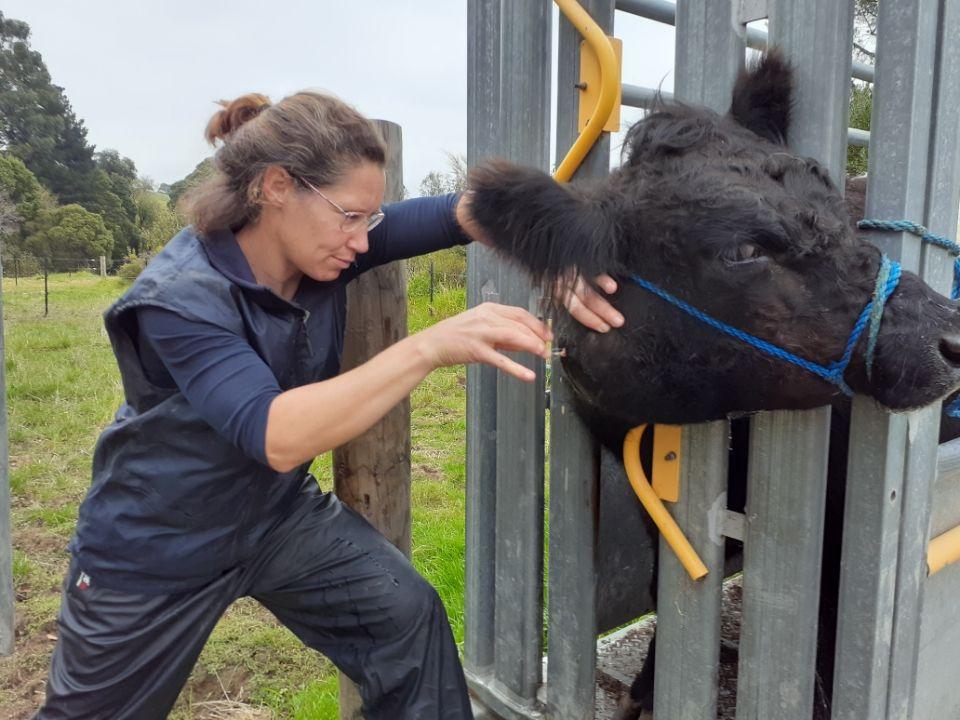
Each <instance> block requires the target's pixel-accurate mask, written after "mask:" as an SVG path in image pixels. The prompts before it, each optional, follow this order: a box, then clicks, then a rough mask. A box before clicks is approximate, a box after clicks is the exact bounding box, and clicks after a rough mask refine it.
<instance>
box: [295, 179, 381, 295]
mask: <svg viewBox="0 0 960 720" xmlns="http://www.w3.org/2000/svg"><path fill="white" fill-rule="evenodd" d="M384 184H385V180H384V174H383V168H382V167H381V166H380V165H377V164H376V163H373V162H367V161H365V162H362V163H360V164H359V165H355V166H353V167H352V168H351V169H350V170H348V171H347V172H346V173H344V174H343V176H342V177H341V178H340V180H338V181H337V182H336V183H334V184H331V185H324V186H322V187H316V189H315V190H314V189H311V188H310V187H304V186H303V185H301V184H299V183H295V184H294V188H293V192H292V193H291V195H292V198H291V202H290V203H289V204H288V205H287V206H286V207H285V208H284V212H283V223H282V230H281V233H280V237H281V244H282V246H283V250H284V254H285V255H286V258H287V261H288V262H289V263H290V264H292V265H293V266H294V267H296V268H297V269H298V270H299V271H300V272H302V273H303V274H304V275H306V276H308V277H311V278H313V279H314V280H319V281H328V280H335V279H336V278H337V277H338V276H339V275H340V273H341V272H343V271H344V270H345V269H346V268H348V267H350V266H351V265H352V264H353V262H354V261H355V260H356V258H357V256H358V255H361V254H363V253H365V252H367V249H368V247H369V245H368V243H367V221H366V219H367V218H369V217H370V216H371V215H373V214H374V213H377V212H379V210H380V205H381V204H382V203H383V193H384ZM321 193H322V194H321ZM336 206H339V208H340V209H338V208H337V207H336ZM341 210H344V211H346V212H347V213H350V214H354V213H361V214H362V215H363V218H360V219H357V218H354V219H353V220H352V221H350V222H348V221H347V217H345V216H344V214H343V213H342V212H341ZM351 226H353V227H351Z"/></svg>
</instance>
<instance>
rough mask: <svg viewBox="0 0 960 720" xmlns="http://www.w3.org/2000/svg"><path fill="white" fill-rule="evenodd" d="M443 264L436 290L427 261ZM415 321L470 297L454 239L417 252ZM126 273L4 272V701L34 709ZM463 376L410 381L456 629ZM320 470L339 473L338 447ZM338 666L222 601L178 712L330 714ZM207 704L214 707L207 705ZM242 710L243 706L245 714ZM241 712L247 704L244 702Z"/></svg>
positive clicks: (417, 509) (421, 499)
mask: <svg viewBox="0 0 960 720" xmlns="http://www.w3.org/2000/svg"><path fill="white" fill-rule="evenodd" d="M431 260H433V262H434V267H435V273H434V278H435V287H434V298H433V302H432V303H431V302H430V299H429V289H430V280H429V263H430V261H431ZM408 270H409V273H408V274H409V291H408V292H409V327H410V331H411V332H416V331H417V330H420V329H422V328H424V327H427V326H428V325H430V324H432V323H434V322H436V321H438V320H440V319H442V318H445V317H448V316H450V315H453V314H455V313H457V312H459V311H461V310H462V309H463V308H464V307H465V305H466V299H465V289H464V253H463V251H462V249H453V250H448V251H443V252H441V253H435V254H434V256H432V257H430V258H419V259H417V260H415V261H411V263H410V266H409V268H408ZM125 287H126V285H125V284H124V282H123V281H121V280H118V279H115V278H109V279H106V280H102V279H100V278H98V277H96V276H93V275H87V274H70V275H67V274H63V275H53V276H51V277H50V312H49V315H48V316H47V317H44V303H43V282H42V280H40V279H36V278H26V279H25V278H21V279H20V281H19V283H18V284H16V285H14V284H13V283H12V282H11V281H9V280H5V281H4V286H3V292H4V296H3V300H4V323H5V333H6V366H5V367H6V371H7V393H8V394H7V399H8V411H9V427H10V455H11V478H10V480H11V493H12V502H11V504H12V516H13V539H14V579H15V586H16V593H17V599H18V602H17V608H16V610H17V621H18V639H17V652H16V653H15V654H14V656H13V657H11V658H5V659H0V707H3V708H5V709H6V708H11V710H10V712H11V714H10V715H9V717H11V718H19V717H29V715H30V714H31V712H32V711H33V710H35V709H36V707H37V705H38V704H39V701H40V698H41V695H40V694H38V693H37V692H35V690H36V688H37V687H38V686H39V682H40V681H42V680H43V679H44V678H45V676H46V670H47V664H48V662H49V654H50V651H51V650H52V649H53V642H52V641H51V640H50V639H49V636H50V635H51V633H54V632H55V631H56V627H55V618H56V613H57V609H58V607H59V589H60V584H61V582H62V579H63V573H64V572H65V570H66V565H67V560H68V558H67V554H66V551H65V546H66V542H67V541H68V540H69V538H70V535H71V533H72V532H73V526H74V523H75V522H76V516H77V506H78V504H79V502H80V501H81V500H82V499H83V496H84V494H85V492H86V490H87V487H88V486H89V483H90V462H91V453H92V449H93V446H94V443H95V441H96V439H97V436H98V435H99V433H100V430H101V429H102V428H103V427H104V426H105V425H106V424H107V423H108V422H109V421H110V420H111V418H112V416H113V413H114V412H115V410H116V408H117V406H118V405H119V403H120V402H121V400H122V395H123V393H122V387H121V385H120V379H119V375H118V373H117V369H116V363H115V360H114V358H113V353H112V351H111V349H110V342H109V339H108V338H107V336H106V333H105V332H104V331H103V329H102V328H103V324H102V318H101V315H102V313H103V311H104V310H105V309H106V308H107V307H108V306H109V304H110V303H111V302H112V301H113V300H114V299H115V298H117V297H118V296H119V295H120V294H121V293H122V292H123V290H124V288H125ZM465 385H466V373H465V370H464V369H463V368H462V367H461V368H446V369H442V370H439V371H437V372H434V373H433V374H431V375H430V376H429V378H428V379H427V380H426V381H425V382H424V383H423V384H422V385H421V386H420V387H419V388H417V390H416V391H415V392H414V393H413V395H412V398H411V405H412V413H413V418H412V433H413V437H412V458H411V460H412V466H413V485H412V494H413V528H412V532H413V561H414V564H415V566H416V567H417V569H418V570H419V571H420V572H421V573H423V575H424V576H425V577H426V578H427V579H428V580H429V581H430V582H431V583H432V584H433V585H434V586H435V587H436V588H437V590H438V591H439V593H440V596H441V597H442V598H443V601H444V603H445V605H446V607H447V611H448V614H449V615H450V621H451V625H452V627H453V630H454V634H455V636H456V638H457V640H458V642H460V641H462V638H463V582H464V512H465V511H464V486H465V468H464V458H465V434H466V424H465V406H466V398H465ZM314 469H315V472H316V473H317V475H318V477H319V478H320V482H321V484H322V485H323V486H324V487H332V484H333V483H332V471H331V468H330V458H329V456H325V457H321V458H318V460H317V462H316V463H315V466H314ZM337 698H338V689H337V676H336V673H335V670H334V668H333V667H332V665H331V664H330V663H329V662H328V661H327V660H326V659H325V658H323V657H322V656H321V655H319V654H318V653H315V652H313V651H311V650H308V649H307V648H305V647H304V646H303V645H302V644H301V643H300V642H299V641H298V640H297V639H296V638H295V637H294V636H293V634H292V633H291V632H290V631H288V630H287V629H286V628H284V627H282V626H280V625H279V624H278V623H277V622H276V621H275V620H274V619H273V618H272V616H270V615H269V614H268V613H267V612H266V611H265V610H263V609H262V608H261V607H260V606H259V605H258V604H257V603H256V602H254V601H251V600H243V601H240V602H238V603H236V604H235V605H234V606H233V607H231V608H230V610H229V611H228V612H227V613H226V614H225V615H224V617H223V618H222V619H221V621H220V623H219V624H218V626H217V628H216V629H215V631H214V633H213V635H212V636H211V638H210V640H209V641H208V643H207V645H206V647H205V649H204V651H203V653H202V655H201V657H200V660H199V661H198V663H197V666H196V668H195V669H194V672H193V674H192V676H191V678H190V681H189V683H188V685H187V687H186V688H185V689H184V691H183V693H182V694H181V696H180V699H179V701H178V703H177V706H176V708H175V710H174V713H173V714H172V715H171V717H172V718H175V720H201V719H202V718H206V717H212V716H211V715H209V712H210V711H209V707H210V706H211V703H215V702H221V701H227V700H229V701H234V702H240V703H243V706H244V707H246V708H248V709H251V710H252V711H257V712H258V714H255V715H249V717H257V718H261V717H274V718H295V719H296V720H327V719H330V720H332V719H333V718H336V717H337ZM205 713H206V714H205ZM237 717H241V716H240V715H238V716H237ZM242 717H248V715H243V716H242Z"/></svg>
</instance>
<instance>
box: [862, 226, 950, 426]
mask: <svg viewBox="0 0 960 720" xmlns="http://www.w3.org/2000/svg"><path fill="white" fill-rule="evenodd" d="M857 227H858V228H860V229H862V230H889V231H891V232H908V233H912V234H913V235H916V236H918V237H919V238H920V239H921V240H922V241H923V242H926V243H930V244H931V245H937V246H938V247H942V248H943V249H944V250H946V251H947V252H948V253H950V254H951V255H953V257H954V260H953V288H952V289H951V290H950V299H951V300H957V299H958V298H960V244H958V243H956V242H954V241H953V240H951V239H950V238H947V237H944V236H943V235H937V234H935V233H932V232H930V231H929V230H927V229H926V228H925V227H924V226H923V225H919V224H918V223H915V222H910V221H909V220H874V219H866V220H861V221H860V222H858V223H857ZM873 342H874V344H875V343H876V340H875V339H873ZM867 367H868V368H869V367H870V366H869V365H868V366H867ZM946 412H947V415H949V416H950V417H952V418H960V397H958V398H957V399H956V400H954V401H953V402H952V403H951V404H950V405H949V407H947V410H946Z"/></svg>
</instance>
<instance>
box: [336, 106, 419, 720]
mask: <svg viewBox="0 0 960 720" xmlns="http://www.w3.org/2000/svg"><path fill="white" fill-rule="evenodd" d="M375 123H376V125H377V127H378V128H379V130H380V133H381V134H382V135H383V139H384V141H385V142H386V144H387V166H386V171H387V190H386V194H385V196H384V201H385V202H395V201H397V200H399V199H400V198H401V195H402V193H403V155H402V136H401V130H400V126H399V125H397V124H396V123H392V122H387V121H385V120H377V121H375ZM404 270H405V264H404V263H403V262H394V263H390V264H389V265H383V266H381V267H378V268H375V269H374V270H370V271H369V272H366V273H364V274H363V275H361V276H360V277H359V278H357V279H356V280H354V281H353V282H352V283H350V285H349V287H348V289H347V329H346V336H345V338H344V348H343V360H342V369H343V371H347V370H350V369H351V368H354V367H356V366H357V365H360V364H362V363H364V362H366V361H367V360H369V359H370V358H371V357H373V356H374V355H376V354H377V353H379V352H381V351H382V350H383V349H384V348H386V347H387V346H389V345H393V344H394V343H395V342H397V341H398V340H400V339H401V338H403V337H405V336H406V334H407V287H406V280H405V277H404V274H405V273H404ZM333 476H334V489H335V492H336V494H337V497H339V498H340V500H341V501H343V502H344V503H346V504H347V505H349V506H350V507H352V508H353V509H354V510H356V511H357V512H359V513H360V514H361V515H363V516H364V517H365V518H366V519H367V520H369V521H370V523H371V524H372V525H373V526H374V527H375V528H377V530H379V531H380V532H381V533H383V535H384V536H385V537H386V538H387V539H388V540H389V541H390V542H392V543H393V544H394V545H396V546H397V547H398V548H399V549H400V550H401V551H402V552H403V553H404V554H405V555H406V556H407V557H409V556H410V400H409V398H408V399H405V400H404V401H403V402H401V403H400V404H399V405H397V406H396V407H395V408H394V409H393V410H391V411H390V412H389V413H387V415H386V416H384V418H383V419H381V420H380V422H378V423H377V424H376V425H374V426H373V427H372V428H370V429H369V430H368V431H367V432H365V433H364V434H363V435H361V436H360V437H358V438H356V439H354V440H351V441H350V442H348V443H345V444H344V445H342V446H341V447H339V448H337V449H336V450H334V451H333ZM361 704H362V703H361V700H360V696H359V694H358V693H357V689H356V687H355V686H354V685H353V683H352V682H351V681H350V680H349V679H348V678H347V677H346V676H344V675H342V674H341V675H340V717H341V718H342V719H343V720H359V719H360V718H361V717H362V716H361V714H360V707H361Z"/></svg>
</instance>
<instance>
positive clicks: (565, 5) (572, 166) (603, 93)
mask: <svg viewBox="0 0 960 720" xmlns="http://www.w3.org/2000/svg"><path fill="white" fill-rule="evenodd" d="M554 2H556V3H557V7H559V8H560V12H562V13H563V14H564V16H565V17H566V18H567V20H569V21H570V23H571V24H572V25H573V26H574V27H575V28H576V29H577V31H578V32H579V33H580V34H581V35H582V36H583V39H584V40H586V41H587V44H589V45H590V47H591V49H592V50H593V52H594V53H595V54H596V56H597V60H599V62H600V77H601V80H600V98H599V99H598V100H597V106H596V108H594V110H593V114H592V115H591V116H590V122H588V123H587V126H586V127H585V128H584V129H583V132H581V133H580V135H579V136H578V137H577V140H576V142H574V143H573V146H572V147H571V148H570V150H569V151H568V152H567V155H566V157H564V158H563V162H561V163H560V165H559V166H558V167H557V169H556V171H555V172H554V173H553V178H554V179H555V180H556V181H557V182H567V181H569V180H570V178H572V177H573V174H574V173H575V172H576V171H577V168H578V167H580V163H582V162H583V159H584V158H585V157H586V156H587V153H588V152H590V148H592V147H593V145H594V143H596V142H597V138H599V137H600V133H602V132H603V126H604V125H606V123H607V118H608V117H610V113H612V112H613V110H614V105H615V103H616V100H617V90H618V88H619V86H620V72H619V68H618V67H617V55H616V52H614V49H613V45H611V44H610V40H609V39H608V38H607V36H606V35H605V34H604V32H603V30H602V29H601V27H600V26H599V25H597V23H595V22H594V20H593V18H591V17H590V15H589V13H587V11H586V10H584V9H583V8H582V7H581V6H580V3H578V2H576V0H554Z"/></svg>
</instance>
